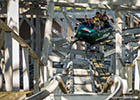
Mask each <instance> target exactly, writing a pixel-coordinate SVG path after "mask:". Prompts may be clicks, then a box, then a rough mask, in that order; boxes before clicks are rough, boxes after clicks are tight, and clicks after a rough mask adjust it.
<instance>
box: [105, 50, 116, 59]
mask: <svg viewBox="0 0 140 100" xmlns="http://www.w3.org/2000/svg"><path fill="white" fill-rule="evenodd" d="M114 53H115V49H111V50H109V51H106V52H104V57H107V56H110V55H112V54H114Z"/></svg>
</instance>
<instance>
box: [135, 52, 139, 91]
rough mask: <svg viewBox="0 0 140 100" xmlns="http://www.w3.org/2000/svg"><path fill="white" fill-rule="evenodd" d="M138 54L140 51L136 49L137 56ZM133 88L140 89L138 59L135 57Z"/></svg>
mask: <svg viewBox="0 0 140 100" xmlns="http://www.w3.org/2000/svg"><path fill="white" fill-rule="evenodd" d="M139 56H140V51H138V57H139ZM134 89H135V90H139V89H140V61H139V59H136V63H135V76H134Z"/></svg>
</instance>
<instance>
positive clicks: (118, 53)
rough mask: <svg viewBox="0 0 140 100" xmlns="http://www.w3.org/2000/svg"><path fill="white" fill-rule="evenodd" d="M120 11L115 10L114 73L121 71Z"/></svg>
mask: <svg viewBox="0 0 140 100" xmlns="http://www.w3.org/2000/svg"><path fill="white" fill-rule="evenodd" d="M120 15H121V13H120V12H119V11H116V26H117V33H116V34H115V50H116V55H115V57H116V64H115V65H116V71H115V74H116V75H120V76H122V75H121V74H122V73H121V71H122V67H123V66H122V63H121V61H120V60H121V59H122V36H121V34H120V33H121V32H122V19H121V16H120Z"/></svg>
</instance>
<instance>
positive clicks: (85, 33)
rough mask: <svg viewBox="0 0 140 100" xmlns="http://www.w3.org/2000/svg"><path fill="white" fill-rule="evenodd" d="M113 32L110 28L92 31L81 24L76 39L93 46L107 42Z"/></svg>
mask: <svg viewBox="0 0 140 100" xmlns="http://www.w3.org/2000/svg"><path fill="white" fill-rule="evenodd" d="M112 32H113V28H112V27H111V26H110V27H108V28H105V29H103V30H100V31H95V30H94V29H90V28H88V27H86V26H85V25H83V24H80V25H79V26H78V28H77V31H76V33H77V34H76V36H75V37H76V38H78V40H80V41H85V42H87V43H89V44H91V45H93V44H95V43H98V42H102V41H104V40H106V39H107V38H108V37H109V36H110V35H111V34H112Z"/></svg>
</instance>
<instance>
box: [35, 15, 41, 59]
mask: <svg viewBox="0 0 140 100" xmlns="http://www.w3.org/2000/svg"><path fill="white" fill-rule="evenodd" d="M36 30H37V33H36V53H37V55H38V56H39V57H40V56H41V54H40V51H41V30H40V17H39V16H38V15H36Z"/></svg>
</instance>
